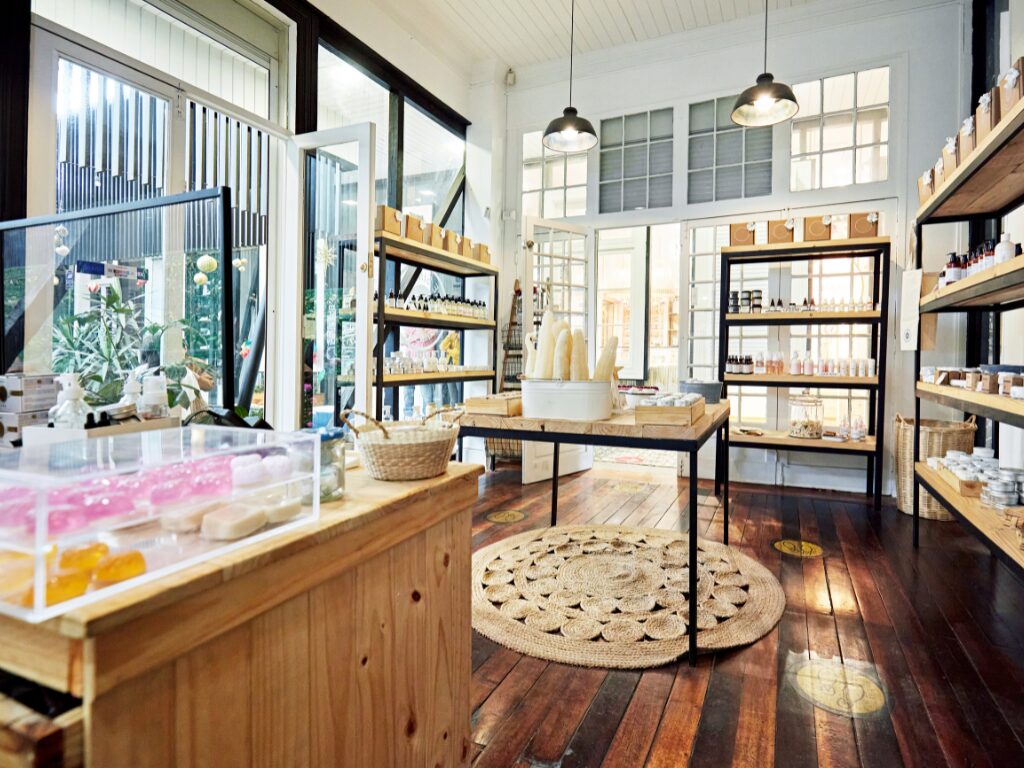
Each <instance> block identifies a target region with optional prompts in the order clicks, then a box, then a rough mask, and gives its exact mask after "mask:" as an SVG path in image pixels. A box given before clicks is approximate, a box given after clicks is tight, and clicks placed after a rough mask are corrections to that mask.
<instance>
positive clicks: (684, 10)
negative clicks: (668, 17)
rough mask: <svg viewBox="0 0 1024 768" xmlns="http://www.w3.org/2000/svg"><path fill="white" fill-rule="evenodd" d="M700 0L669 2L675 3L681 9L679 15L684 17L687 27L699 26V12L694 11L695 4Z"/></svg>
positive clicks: (674, 0)
mask: <svg viewBox="0 0 1024 768" xmlns="http://www.w3.org/2000/svg"><path fill="white" fill-rule="evenodd" d="M697 2H698V0H669V3H670V4H672V5H674V6H675V7H676V9H677V10H678V11H679V15H680V16H681V17H682V19H683V26H685V27H686V29H696V28H697V14H695V13H694V12H693V6H694V5H695V4H696V3H697Z"/></svg>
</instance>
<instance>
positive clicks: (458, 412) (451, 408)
mask: <svg viewBox="0 0 1024 768" xmlns="http://www.w3.org/2000/svg"><path fill="white" fill-rule="evenodd" d="M453 411H455V412H456V415H455V418H454V419H451V420H450V421H451V423H452V424H458V423H459V419H461V418H462V417H463V416H464V415H465V414H466V409H465V408H458V407H456V406H454V405H446V406H444V407H443V408H438V409H437V410H436V411H434V412H433V413H431V414H429V415H428V416H424V417H423V418H422V419H420V424H426V423H427V422H428V421H430V420H431V419H432V418H434V417H435V416H437V415H438V414H441V413H451V412H453Z"/></svg>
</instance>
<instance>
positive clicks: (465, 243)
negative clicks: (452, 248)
mask: <svg viewBox="0 0 1024 768" xmlns="http://www.w3.org/2000/svg"><path fill="white" fill-rule="evenodd" d="M459 255H460V256H462V257H463V258H466V259H472V258H473V241H472V240H470V239H469V238H468V237H465V236H463V238H462V240H461V241H460V242H459Z"/></svg>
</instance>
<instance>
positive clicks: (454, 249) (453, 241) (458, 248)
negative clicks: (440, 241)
mask: <svg viewBox="0 0 1024 768" xmlns="http://www.w3.org/2000/svg"><path fill="white" fill-rule="evenodd" d="M442 247H443V248H444V249H445V250H446V251H448V253H455V254H459V253H461V252H462V235H460V234H459V233H458V232H449V231H448V230H447V229H446V230H444V245H443V246H442Z"/></svg>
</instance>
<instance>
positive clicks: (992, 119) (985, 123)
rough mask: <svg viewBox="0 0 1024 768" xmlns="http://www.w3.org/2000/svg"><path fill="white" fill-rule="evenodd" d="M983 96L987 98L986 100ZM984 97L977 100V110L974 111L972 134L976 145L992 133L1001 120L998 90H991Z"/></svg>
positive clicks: (1001, 113)
mask: <svg viewBox="0 0 1024 768" xmlns="http://www.w3.org/2000/svg"><path fill="white" fill-rule="evenodd" d="M985 96H988V99H986V98H985ZM985 96H982V97H981V98H980V99H978V108H977V109H976V110H974V134H975V141H976V143H978V144H980V143H981V142H982V140H983V139H984V138H985V137H986V136H988V135H989V134H990V133H992V131H993V130H995V127H996V126H997V125H999V121H1000V120H1002V119H1003V112H1002V110H1001V109H1000V104H999V89H998V88H993V89H992V90H991V91H989V92H988V93H987V94H985Z"/></svg>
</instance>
